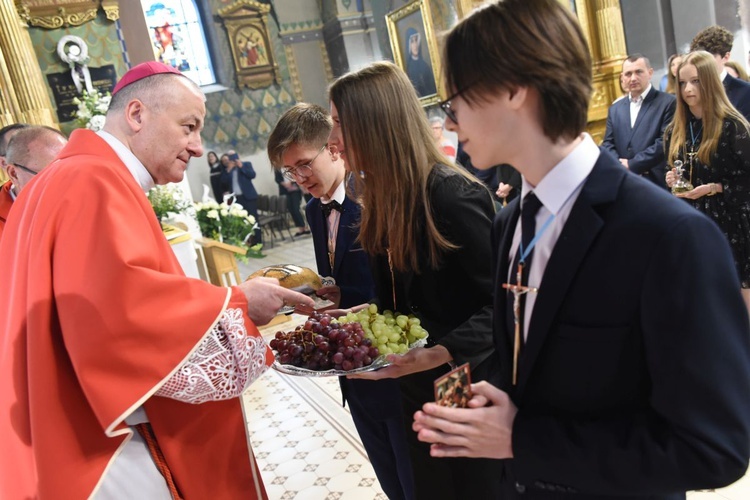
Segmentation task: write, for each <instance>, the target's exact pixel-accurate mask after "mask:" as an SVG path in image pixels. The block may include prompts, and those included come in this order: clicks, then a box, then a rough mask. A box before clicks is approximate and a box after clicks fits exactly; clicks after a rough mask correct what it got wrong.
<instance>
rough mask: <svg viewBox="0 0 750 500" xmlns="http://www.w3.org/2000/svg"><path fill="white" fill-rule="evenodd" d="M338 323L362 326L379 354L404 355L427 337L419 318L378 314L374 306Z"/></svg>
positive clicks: (384, 313) (350, 314)
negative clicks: (413, 345) (410, 347)
mask: <svg viewBox="0 0 750 500" xmlns="http://www.w3.org/2000/svg"><path fill="white" fill-rule="evenodd" d="M338 321H339V323H359V324H360V325H362V330H363V331H364V332H365V337H366V338H368V339H370V340H371V341H372V345H373V346H374V347H377V348H378V351H380V354H404V353H405V352H406V351H408V350H409V346H410V345H412V344H414V343H415V342H417V341H418V340H420V339H423V338H425V337H427V330H425V329H424V328H422V326H421V325H420V321H419V318H416V317H414V316H413V315H409V316H406V315H404V314H398V313H394V312H392V311H388V310H386V311H383V314H378V306H376V305H375V304H370V306H369V307H367V308H365V309H362V310H361V311H359V312H358V313H352V312H350V313H349V314H347V315H346V316H342V317H340V318H339V319H338Z"/></svg>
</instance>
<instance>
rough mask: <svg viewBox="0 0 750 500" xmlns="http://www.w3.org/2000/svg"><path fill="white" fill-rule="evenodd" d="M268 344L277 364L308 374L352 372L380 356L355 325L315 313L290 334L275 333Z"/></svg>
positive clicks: (358, 325) (360, 327)
mask: <svg viewBox="0 0 750 500" xmlns="http://www.w3.org/2000/svg"><path fill="white" fill-rule="evenodd" d="M269 344H270V346H271V349H273V350H274V351H276V359H277V360H278V361H279V363H281V364H282V365H293V366H296V367H299V368H305V369H308V370H320V371H322V370H330V369H335V370H342V371H349V370H354V369H356V368H362V367H363V366H369V365H370V364H372V362H373V360H374V359H375V358H377V357H378V356H379V355H380V353H379V352H378V348H377V347H373V345H372V341H371V340H370V339H368V338H365V333H364V331H363V330H362V326H361V325H360V324H359V323H346V324H339V323H337V322H336V321H333V318H332V317H331V316H329V315H328V314H323V313H318V312H315V313H313V314H311V315H310V317H309V318H308V319H307V321H305V324H304V325H300V326H298V327H297V328H296V329H295V330H294V331H291V332H276V337H275V338H274V339H272V340H271V342H270V343H269Z"/></svg>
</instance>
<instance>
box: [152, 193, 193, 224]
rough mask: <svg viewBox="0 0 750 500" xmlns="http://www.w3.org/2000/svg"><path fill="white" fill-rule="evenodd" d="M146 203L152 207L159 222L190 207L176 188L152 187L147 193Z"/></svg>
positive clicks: (188, 202)
mask: <svg viewBox="0 0 750 500" xmlns="http://www.w3.org/2000/svg"><path fill="white" fill-rule="evenodd" d="M148 201H149V202H151V206H152V207H154V212H156V216H157V217H158V218H159V220H160V221H162V222H163V221H164V219H165V218H167V217H174V216H176V215H177V214H180V213H183V212H185V211H186V210H187V209H189V208H190V207H191V203H190V201H188V200H186V199H185V195H184V193H183V192H182V190H181V189H180V188H178V187H176V186H170V185H166V186H154V187H153V188H151V189H150V190H149V192H148Z"/></svg>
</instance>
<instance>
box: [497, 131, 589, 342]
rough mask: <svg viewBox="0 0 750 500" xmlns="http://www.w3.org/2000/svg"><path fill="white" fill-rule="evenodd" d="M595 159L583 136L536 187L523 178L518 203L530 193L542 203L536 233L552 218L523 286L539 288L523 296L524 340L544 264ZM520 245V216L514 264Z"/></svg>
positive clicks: (541, 288)
mask: <svg viewBox="0 0 750 500" xmlns="http://www.w3.org/2000/svg"><path fill="white" fill-rule="evenodd" d="M598 159H599V148H598V147H597V145H596V144H595V143H594V140H593V139H592V138H591V136H590V135H589V134H586V133H584V134H583V141H581V143H580V144H579V145H578V146H576V148H575V149H574V150H573V151H571V153H570V154H569V155H568V156H566V157H565V158H564V159H563V160H562V161H561V162H560V163H558V164H557V165H555V167H554V168H553V169H552V170H550V172H549V173H548V174H547V175H545V176H544V178H543V179H542V181H541V182H540V183H539V184H538V185H537V186H536V187H534V186H532V185H531V184H529V183H528V182H527V181H526V178H523V183H522V185H521V201H522V202H523V198H524V197H525V196H526V195H527V194H528V193H529V192H531V191H533V192H534V194H536V196H537V198H539V201H541V202H542V206H541V208H539V211H538V212H537V214H536V230H537V231H539V230H540V229H541V228H542V226H543V225H544V223H545V222H547V219H549V217H550V215H554V219H553V220H552V222H551V223H550V224H549V226H548V227H547V228H546V229H545V230H544V232H543V233H542V234H541V235H540V236H539V239H538V240H537V242H536V245H534V249H533V257H532V259H531V267H530V269H529V282H528V284H526V283H524V284H525V285H528V286H530V287H536V288H539V291H538V292H537V293H528V294H527V295H526V307H525V309H524V313H523V318H524V324H523V336H524V337H523V338H524V340H525V339H526V337H527V336H528V332H529V323H530V321H531V315H532V312H533V310H534V303H535V302H536V297H537V295H538V294H539V293H544V282H543V278H544V270H545V269H546V268H547V262H549V258H550V255H552V251H553V250H554V249H555V244H556V243H557V239H558V238H559V237H560V234H561V233H562V231H563V228H564V227H565V223H566V222H567V220H568V216H569V215H570V211H571V209H572V208H573V205H574V204H575V202H576V200H577V199H578V195H579V194H580V192H581V189H582V188H583V183H584V181H585V180H586V179H587V178H588V176H589V174H590V173H591V170H593V168H594V164H595V163H596V161H597V160H598ZM520 243H521V218H520V217H519V218H518V223H517V224H516V231H515V233H514V234H513V242H512V244H511V247H510V248H511V251H510V255H509V257H508V259H509V260H508V262H513V259H514V258H515V255H516V251H517V250H518V245H519V244H520ZM511 272H515V270H511V269H509V270H508V277H510V273H511ZM508 282H510V281H508Z"/></svg>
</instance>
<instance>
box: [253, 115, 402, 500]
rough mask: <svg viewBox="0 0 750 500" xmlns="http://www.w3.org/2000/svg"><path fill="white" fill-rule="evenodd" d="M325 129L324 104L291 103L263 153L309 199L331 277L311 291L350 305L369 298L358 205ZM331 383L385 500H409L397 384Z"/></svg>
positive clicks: (325, 272) (318, 249) (322, 264)
mask: <svg viewBox="0 0 750 500" xmlns="http://www.w3.org/2000/svg"><path fill="white" fill-rule="evenodd" d="M332 126H333V123H332V121H331V117H330V115H329V114H328V111H326V110H325V109H324V108H322V107H320V106H318V105H316V104H307V103H300V104H296V105H295V106H293V107H292V108H290V109H289V110H287V111H286V112H285V113H284V114H283V115H282V116H281V118H280V119H279V121H278V123H277V124H276V126H275V127H274V130H273V132H271V136H270V137H269V139H268V156H269V159H270V160H271V164H272V165H273V167H274V168H275V169H277V170H279V171H281V173H282V174H283V175H284V176H285V177H286V178H287V179H290V180H293V181H295V182H296V183H297V184H299V185H300V186H302V187H303V188H304V189H305V190H307V191H308V192H309V193H310V194H311V195H312V196H313V199H312V200H310V202H309V203H308V204H307V207H306V215H307V223H308V225H309V226H310V231H311V232H312V238H313V246H314V248H315V260H316V263H317V266H318V273H319V274H320V275H321V276H331V277H333V278H334V279H335V280H336V285H335V286H329V287H323V288H321V289H320V290H318V295H321V296H322V297H324V298H326V299H328V300H331V301H333V302H334V304H335V306H334V307H337V308H351V307H352V306H355V305H358V304H363V303H366V302H368V301H370V300H371V299H372V298H373V297H374V296H375V285H374V282H373V279H372V275H371V272H370V264H369V261H368V258H367V254H366V253H365V252H364V251H363V250H362V247H361V246H360V245H359V243H358V242H357V237H358V236H359V231H358V229H357V228H358V223H359V218H360V207H359V205H358V204H357V203H356V202H355V201H354V200H352V199H350V198H349V196H347V193H346V177H347V172H346V169H345V168H344V162H343V160H342V159H341V156H340V154H339V152H338V151H336V150H335V149H332V148H329V147H328V144H327V140H328V136H329V134H330V132H331V128H332ZM321 144H322V145H321ZM339 382H340V384H341V393H342V395H343V397H344V400H345V401H348V402H349V409H350V410H351V414H352V419H353V420H354V424H355V425H356V427H357V431H358V432H359V436H360V438H361V439H362V444H363V445H364V447H365V450H367V455H368V456H369V458H370V462H371V463H372V466H373V469H374V470H375V474H376V475H377V477H378V481H380V485H381V487H382V488H383V491H384V492H385V494H386V495H387V496H388V498H389V499H391V500H395V499H407V500H408V499H411V498H413V495H414V493H413V492H414V487H413V479H412V472H411V462H410V460H409V451H408V447H407V442H406V430H405V424H404V422H403V415H402V411H401V396H400V391H399V386H398V382H397V381H396V380H392V379H391V380H379V381H372V380H355V379H347V378H346V377H339Z"/></svg>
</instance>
